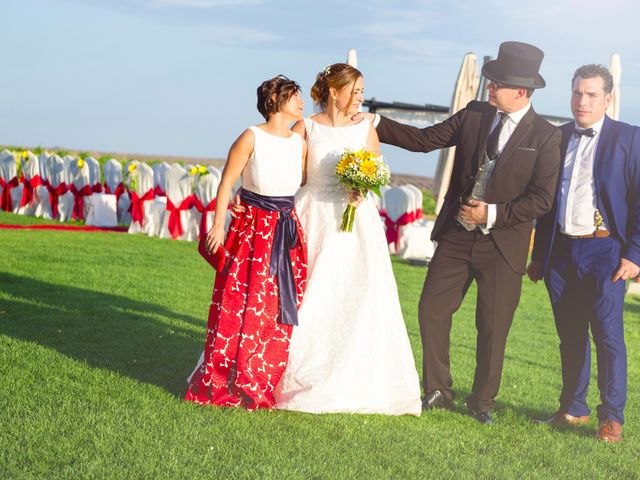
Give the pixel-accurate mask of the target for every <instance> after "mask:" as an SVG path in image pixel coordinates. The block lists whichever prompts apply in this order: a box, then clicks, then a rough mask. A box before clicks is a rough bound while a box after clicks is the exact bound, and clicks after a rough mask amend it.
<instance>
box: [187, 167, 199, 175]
mask: <svg viewBox="0 0 640 480" xmlns="http://www.w3.org/2000/svg"><path fill="white" fill-rule="evenodd" d="M198 170H199V168H198V165H195V166H193V167H191V169H190V170H189V175H196V174H197V173H198Z"/></svg>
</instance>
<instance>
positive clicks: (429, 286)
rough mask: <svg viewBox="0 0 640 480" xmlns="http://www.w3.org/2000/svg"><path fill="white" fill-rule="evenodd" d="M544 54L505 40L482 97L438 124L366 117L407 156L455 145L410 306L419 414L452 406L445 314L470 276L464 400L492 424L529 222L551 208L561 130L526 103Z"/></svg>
mask: <svg viewBox="0 0 640 480" xmlns="http://www.w3.org/2000/svg"><path fill="white" fill-rule="evenodd" d="M543 56H544V54H543V52H542V51H541V50H540V49H538V48H536V47H534V46H533V45H528V44H526V43H521V42H504V43H503V44H501V45H500V50H499V53H498V57H497V59H496V60H494V61H491V62H488V63H487V64H485V65H484V67H483V69H482V72H483V74H484V75H485V77H487V78H488V79H489V80H491V82H490V83H489V85H488V89H489V101H488V102H478V101H472V102H470V103H469V104H468V105H467V106H466V107H465V108H463V109H462V110H460V111H459V112H457V113H456V114H455V115H453V116H452V117H450V118H448V119H447V120H445V121H444V122H442V123H439V124H437V125H433V126H431V127H427V128H423V129H420V128H416V127H412V126H408V125H403V124H400V123H397V122H395V121H393V120H390V119H388V118H384V117H380V116H378V115H376V116H375V118H374V116H373V115H372V114H360V115H362V116H368V118H370V119H373V123H374V125H376V128H377V131H378V135H379V137H380V140H381V141H382V142H384V143H389V144H392V145H396V146H399V147H402V148H405V149H407V150H411V151H415V152H430V151H432V150H435V149H439V148H445V147H456V153H455V160H454V166H453V170H452V174H451V182H450V184H449V189H448V191H447V194H446V197H445V200H444V203H443V206H442V209H441V211H440V214H439V215H438V218H437V220H436V223H435V226H434V228H433V233H432V234H431V239H432V240H434V241H437V243H438V247H437V248H436V251H435V254H434V256H433V259H432V260H431V264H430V266H429V271H428V273H427V277H426V280H425V282H424V287H423V290H422V295H421V297H420V303H419V313H418V316H419V322H420V332H421V338H422V348H423V384H424V392H425V397H424V400H423V403H422V406H423V409H424V410H430V409H432V408H445V409H452V408H453V401H454V392H453V380H452V377H451V371H450V368H449V334H450V331H451V321H452V316H453V314H454V312H455V311H456V310H458V308H459V307H460V304H461V303H462V300H463V298H464V296H465V294H466V292H467V289H468V288H469V286H470V284H471V282H472V281H473V280H475V281H476V284H477V289H478V300H477V305H476V328H477V332H478V333H477V352H476V369H475V376H474V381H473V388H472V392H471V395H470V396H469V397H467V399H466V404H467V408H468V411H469V413H470V414H471V415H472V416H473V417H474V418H475V419H476V420H478V421H479V422H481V423H483V424H490V423H492V422H493V419H492V415H491V412H492V410H493V409H494V407H495V400H494V399H495V397H496V395H497V394H498V389H499V387H500V380H501V377H502V365H503V359H504V350H505V345H506V340H507V334H508V332H509V328H510V326H511V322H512V319H513V314H514V311H515V309H516V306H517V305H518V302H519V299H520V290H521V286H522V276H523V275H524V273H525V267H526V261H527V256H528V251H529V243H530V238H531V230H532V225H533V220H534V219H536V218H537V217H540V216H541V215H544V214H545V213H547V212H548V211H549V210H550V209H551V206H552V204H553V198H554V194H555V189H556V184H557V178H558V170H559V163H560V132H559V130H558V129H557V128H555V127H554V126H552V125H551V124H549V123H548V122H547V121H545V120H544V119H543V118H542V117H540V116H539V115H538V114H537V113H536V112H535V111H534V110H533V107H532V106H531V103H530V97H531V95H532V94H533V92H534V91H535V90H536V89H538V88H543V87H544V86H545V81H544V79H543V78H542V77H541V76H540V74H539V73H538V71H539V68H540V65H541V63H542V58H543Z"/></svg>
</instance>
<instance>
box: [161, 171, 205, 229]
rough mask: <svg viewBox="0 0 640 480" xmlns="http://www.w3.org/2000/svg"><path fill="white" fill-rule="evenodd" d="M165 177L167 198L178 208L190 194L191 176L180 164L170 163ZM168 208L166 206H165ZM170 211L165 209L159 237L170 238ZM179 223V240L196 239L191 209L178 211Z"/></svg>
mask: <svg viewBox="0 0 640 480" xmlns="http://www.w3.org/2000/svg"><path fill="white" fill-rule="evenodd" d="M166 179H167V200H168V201H171V203H172V204H173V205H174V206H175V207H176V208H179V207H180V205H181V204H182V202H183V201H184V200H185V199H186V198H187V197H189V196H190V195H192V185H193V177H192V176H191V175H189V174H188V173H187V171H186V170H185V169H184V168H183V167H182V166H180V165H172V166H171V169H170V170H169V171H167V173H166ZM167 208H168V207H167ZM170 213H171V212H170V211H169V210H167V211H166V213H165V215H164V217H163V219H162V225H161V227H160V232H159V235H158V236H159V237H160V238H172V236H171V232H170V231H169V219H170ZM179 215H180V217H179V218H180V223H181V225H182V235H180V236H179V237H178V239H179V240H196V239H197V238H198V232H197V228H196V222H195V221H194V220H193V216H194V215H193V212H192V209H189V210H181V211H180V212H179Z"/></svg>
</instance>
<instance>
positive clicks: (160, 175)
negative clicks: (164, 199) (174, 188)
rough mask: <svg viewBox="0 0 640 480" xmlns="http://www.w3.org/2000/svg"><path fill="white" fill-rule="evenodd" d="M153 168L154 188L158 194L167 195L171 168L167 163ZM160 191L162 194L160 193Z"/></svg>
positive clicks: (157, 164) (156, 164)
mask: <svg viewBox="0 0 640 480" xmlns="http://www.w3.org/2000/svg"><path fill="white" fill-rule="evenodd" d="M151 168H153V187H154V188H156V194H157V193H162V194H166V191H167V178H166V176H167V171H169V169H170V168H171V165H169V164H168V163H167V162H161V163H155V164H154V165H153V166H152V167H151ZM158 190H160V192H158Z"/></svg>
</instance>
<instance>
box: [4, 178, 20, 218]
mask: <svg viewBox="0 0 640 480" xmlns="http://www.w3.org/2000/svg"><path fill="white" fill-rule="evenodd" d="M18 185H20V182H19V180H18V177H13V178H12V179H11V180H9V181H8V182H7V181H6V180H5V179H4V178H0V187H2V195H1V196H0V210H4V211H5V212H12V211H13V202H12V201H11V189H12V188H16V187H17V186H18Z"/></svg>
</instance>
